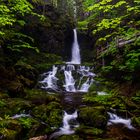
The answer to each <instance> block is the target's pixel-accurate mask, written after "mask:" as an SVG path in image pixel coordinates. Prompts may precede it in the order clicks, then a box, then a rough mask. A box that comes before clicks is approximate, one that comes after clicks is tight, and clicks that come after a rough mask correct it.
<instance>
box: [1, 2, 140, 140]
mask: <svg viewBox="0 0 140 140" xmlns="http://www.w3.org/2000/svg"><path fill="white" fill-rule="evenodd" d="M74 28H77V32H78V41H79V44H80V48H81V50H80V51H81V56H82V64H84V65H88V66H94V72H95V73H96V74H97V75H98V76H97V77H96V78H97V79H98V80H99V81H100V82H101V83H102V84H106V86H107V87H108V88H109V90H111V92H112V88H114V90H113V92H114V93H118V94H119V95H121V96H124V98H125V97H126V98H129V100H127V101H126V100H125V99H124V98H123V99H122V98H121V100H123V101H124V100H125V101H124V102H125V104H127V105H126V106H128V108H129V107H130V108H131V107H132V108H131V109H132V110H133V108H135V109H136V111H135V112H131V111H130V114H133V113H134V116H135V117H136V118H135V119H134V120H135V121H134V122H135V123H136V124H137V126H140V118H139V111H138V109H139V106H137V103H140V102H139V99H140V48H139V47H140V1H139V0H0V99H1V100H0V108H4V109H5V110H4V109H2V110H1V109H0V121H1V124H0V130H1V131H0V139H1V138H2V137H1V135H2V136H3V134H5V137H6V138H7V137H8V139H9V140H14V139H19V136H17V133H19V132H16V133H13V132H11V131H10V132H9V131H7V129H9V128H7V124H6V122H2V121H3V120H5V119H6V117H7V118H8V117H9V116H10V115H12V114H16V113H17V112H20V111H19V110H26V108H28V109H30V108H32V107H31V106H30V105H29V104H28V103H27V102H26V103H23V102H22V101H17V100H16V101H15V103H13V104H12V102H13V100H14V98H24V97H26V95H28V96H27V97H26V99H28V100H32V99H33V98H32V97H31V96H30V95H33V93H34V92H35V93H36V91H35V90H34V88H36V87H37V86H36V84H37V81H38V76H39V74H40V73H42V72H44V71H46V70H50V69H51V67H52V65H59V64H65V62H66V61H68V60H70V57H71V46H72V42H73V31H72V29H74ZM92 88H95V87H94V86H93V87H92ZM92 88H91V92H92ZM31 89H32V90H33V91H31ZM40 95H42V96H44V95H43V93H42V92H41V91H40V92H39V96H40ZM33 96H35V95H33ZM45 96H46V95H45ZM7 98H8V100H7ZM11 98H12V99H11ZM43 98H44V97H42V98H41V99H42V100H43ZM46 98H47V99H46V100H47V101H48V102H49V101H56V102H57V100H58V99H56V98H55V97H49V99H48V96H47V97H46ZM113 99H114V98H113ZM131 99H132V100H131ZM20 100H21V99H20ZM46 100H45V101H46ZM87 100H88V101H92V99H89V98H87ZM97 100H98V99H97ZM97 100H96V102H98V101H97ZM45 101H44V100H43V103H44V102H45ZM102 101H103V102H102ZM102 101H101V102H100V101H99V102H100V103H103V105H104V101H107V100H106V99H105V100H104V99H103V100H102ZM8 102H9V104H8ZM21 102H22V103H21ZM40 102H41V101H38V100H37V104H40ZM117 102H118V104H119V101H118V100H117ZM134 102H136V104H134ZM19 104H20V105H19ZM21 104H22V105H21ZM35 104H36V103H35ZM114 104H115V103H114ZM118 104H117V105H116V106H119V105H118ZM18 105H19V106H18ZM10 106H11V108H10ZM16 106H17V107H19V108H16ZM54 106H55V107H56V106H57V104H54ZM51 107H52V106H51ZM119 107H120V106H119ZM13 108H15V110H14V111H13V112H14V113H13V112H10V110H12V109H13ZM120 108H121V107H120ZM7 109H9V110H7ZM18 109H19V110H18ZM28 109H27V110H28ZM131 109H130V110H131ZM43 111H44V109H43ZM38 112H39V111H38ZM38 112H35V113H38ZM56 112H57V111H56ZM57 113H58V114H62V112H61V113H60V112H57ZM57 113H56V114H55V113H54V114H53V115H54V116H55V117H56V116H58V114H57ZM51 119H52V118H49V119H48V120H51ZM57 119H58V120H59V121H61V119H60V117H58V118H57V117H56V118H55V119H52V120H51V122H50V124H52V125H53V124H55V125H56V126H59V125H60V123H57V122H55V120H57ZM10 123H11V122H8V125H9V124H10ZM20 123H22V124H23V125H24V127H25V128H24V129H25V132H24V133H23V135H24V134H25V135H26V137H28V138H29V137H33V136H34V134H33V133H32V132H30V133H31V135H30V134H28V136H27V131H29V128H30V127H31V122H30V121H29V120H20ZM33 123H35V122H33ZM12 124H14V123H13V122H12ZM14 125H15V126H18V127H19V125H18V124H16V123H15V124H14ZM9 126H10V125H9ZM5 127H6V131H5V130H4V129H3V128H5ZM18 127H17V128H16V129H18ZM39 128H40V127H38V129H39ZM20 129H21V128H20ZM41 129H42V127H41ZM33 130H34V129H33ZM52 131H54V130H51V128H50V127H49V129H48V130H47V131H45V132H47V133H52ZM38 134H41V133H38ZM43 134H44V133H43ZM9 135H10V136H9ZM13 137H14V138H13ZM17 137H18V138H17Z"/></svg>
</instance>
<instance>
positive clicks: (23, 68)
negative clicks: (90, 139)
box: [15, 60, 39, 87]
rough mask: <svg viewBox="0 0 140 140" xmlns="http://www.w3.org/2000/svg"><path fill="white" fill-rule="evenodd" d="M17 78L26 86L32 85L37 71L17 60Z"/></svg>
mask: <svg viewBox="0 0 140 140" xmlns="http://www.w3.org/2000/svg"><path fill="white" fill-rule="evenodd" d="M15 70H16V73H17V75H18V79H19V80H20V81H21V82H22V83H23V84H24V85H25V86H27V87H33V86H34V85H35V84H36V82H37V79H38V75H39V73H38V71H37V70H36V69H35V68H34V67H32V66H31V65H29V64H27V63H25V62H23V61H22V60H19V61H18V62H17V63H16V65H15Z"/></svg>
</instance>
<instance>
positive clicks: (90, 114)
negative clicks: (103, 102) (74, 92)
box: [78, 106, 107, 129]
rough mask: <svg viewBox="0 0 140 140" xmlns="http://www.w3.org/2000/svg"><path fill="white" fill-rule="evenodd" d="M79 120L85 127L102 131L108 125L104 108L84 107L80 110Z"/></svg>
mask: <svg viewBox="0 0 140 140" xmlns="http://www.w3.org/2000/svg"><path fill="white" fill-rule="evenodd" d="M78 119H79V122H80V123H81V124H83V125H85V126H92V127H95V128H101V129H102V128H104V127H105V126H106V124H107V112H106V110H105V108H104V107H103V106H98V107H83V108H80V111H79V118H78Z"/></svg>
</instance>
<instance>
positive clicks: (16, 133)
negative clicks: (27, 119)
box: [0, 119, 22, 140]
mask: <svg viewBox="0 0 140 140" xmlns="http://www.w3.org/2000/svg"><path fill="white" fill-rule="evenodd" d="M21 133H22V126H21V125H20V123H19V122H18V121H16V120H6V119H5V120H4V119H3V120H0V134H1V135H2V139H3V140H18V139H20V138H21V137H22V136H21Z"/></svg>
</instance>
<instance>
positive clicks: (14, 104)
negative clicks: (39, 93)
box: [7, 98, 33, 115]
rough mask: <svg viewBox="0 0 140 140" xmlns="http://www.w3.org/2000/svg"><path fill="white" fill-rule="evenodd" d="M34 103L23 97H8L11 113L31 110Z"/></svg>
mask: <svg viewBox="0 0 140 140" xmlns="http://www.w3.org/2000/svg"><path fill="white" fill-rule="evenodd" d="M32 106H33V105H32V104H31V102H30V101H27V100H24V99H21V98H13V99H8V101H7V107H9V109H11V113H12V114H11V115H15V114H17V113H23V112H25V111H29V110H30V109H31V108H32Z"/></svg>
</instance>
